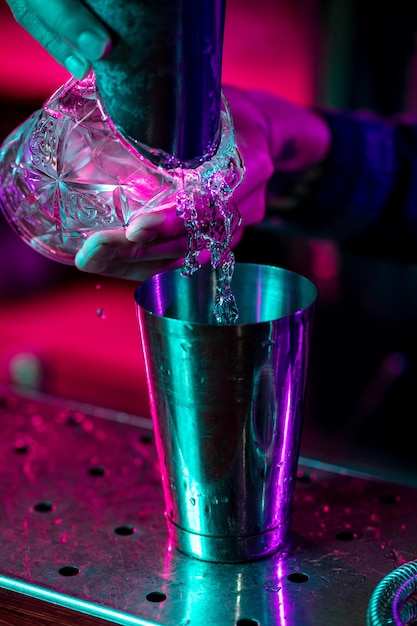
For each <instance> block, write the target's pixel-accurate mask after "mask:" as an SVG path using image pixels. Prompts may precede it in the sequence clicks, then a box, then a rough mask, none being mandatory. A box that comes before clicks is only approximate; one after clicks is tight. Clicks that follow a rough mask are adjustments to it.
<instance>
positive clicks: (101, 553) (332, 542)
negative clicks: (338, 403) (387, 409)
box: [0, 388, 417, 626]
mask: <svg viewBox="0 0 417 626" xmlns="http://www.w3.org/2000/svg"><path fill="white" fill-rule="evenodd" d="M0 420H1V433H2V436H1V440H0V446H1V456H0V464H1V465H0V467H1V483H0V488H1V505H0V506H1V512H0V524H1V530H0V545H1V555H2V558H1V563H0V602H1V606H0V621H1V623H2V624H6V625H10V626H11V625H13V626H14V625H19V626H23V625H25V624H26V623H27V624H30V623H33V619H34V615H35V616H36V619H35V621H36V624H37V625H39V626H43V625H44V624H54V625H55V626H58V625H60V624H65V625H66V624H71V623H77V625H79V626H93V625H95V624H96V625H97V626H98V625H99V624H101V625H103V624H105V623H109V622H110V623H112V624H121V625H125V624H126V625H127V624H129V625H137V626H146V625H147V626H155V625H159V626H203V625H204V626H206V625H208V624H213V625H214V624H216V625H217V626H223V625H224V626H271V625H278V626H323V624H329V625H330V624H340V625H341V626H343V625H344V624H346V626H347V625H349V626H363V625H364V624H365V623H366V609H367V606H368V602H369V599H370V597H371V595H372V592H373V590H374V588H375V587H376V585H377V584H378V583H379V582H380V580H381V579H382V578H383V577H384V576H386V575H387V574H388V573H389V572H390V571H392V570H393V569H394V568H396V567H397V566H399V565H401V564H403V563H404V562H406V561H410V560H412V559H414V558H416V557H417V525H416V523H415V517H416V510H417V508H416V490H415V488H414V487H412V486H409V485H403V484H399V483H395V482H390V481H387V480H385V479H380V478H378V477H372V476H368V475H365V474H360V473H355V472H353V471H348V470H342V469H338V468H336V467H335V466H329V465H325V464H323V463H320V462H318V461H312V460H309V459H306V458H304V457H301V458H300V465H299V476H298V481H297V486H296V494H295V501H294V513H293V523H292V538H291V545H289V546H288V551H287V552H286V553H285V554H277V555H274V556H272V557H269V558H267V559H265V560H261V561H257V562H252V563H245V564H239V565H225V564H214V563H205V562H202V561H198V560H196V559H193V558H189V557H186V556H184V555H182V554H180V553H179V552H177V551H176V550H175V549H174V550H171V548H170V546H169V538H168V533H167V529H166V525H165V519H164V512H163V497H162V488H161V485H160V476H159V472H158V466H157V460H156V453H155V449H154V445H153V438H152V425H151V422H150V420H149V419H147V418H140V417H137V416H133V415H129V414H126V413H118V412H117V411H114V410H109V409H105V408H101V407H95V406H91V405H83V404H79V403H75V402H70V401H68V402H65V400H63V399H62V398H51V397H47V396H43V395H29V394H27V393H24V392H22V391H19V390H16V389H10V388H2V389H0ZM31 620H32V621H31ZM71 620H72V621H71Z"/></svg>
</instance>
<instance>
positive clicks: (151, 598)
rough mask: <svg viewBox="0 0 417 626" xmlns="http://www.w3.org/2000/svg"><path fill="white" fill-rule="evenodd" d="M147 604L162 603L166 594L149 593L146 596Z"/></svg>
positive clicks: (160, 592) (159, 592) (158, 592)
mask: <svg viewBox="0 0 417 626" xmlns="http://www.w3.org/2000/svg"><path fill="white" fill-rule="evenodd" d="M146 599H147V600H148V602H163V601H164V600H166V599H167V594H166V593H163V592H162V591H151V592H150V593H147V594H146Z"/></svg>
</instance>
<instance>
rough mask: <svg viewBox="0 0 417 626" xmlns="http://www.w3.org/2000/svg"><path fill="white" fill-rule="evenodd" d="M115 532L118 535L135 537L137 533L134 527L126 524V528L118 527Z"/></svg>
mask: <svg viewBox="0 0 417 626" xmlns="http://www.w3.org/2000/svg"><path fill="white" fill-rule="evenodd" d="M114 532H115V533H116V535H124V536H126V535H134V534H135V532H136V528H135V527H134V526H130V525H129V524H126V525H125V526H118V527H117V528H115V529H114Z"/></svg>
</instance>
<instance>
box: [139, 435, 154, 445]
mask: <svg viewBox="0 0 417 626" xmlns="http://www.w3.org/2000/svg"><path fill="white" fill-rule="evenodd" d="M140 441H141V443H152V442H153V436H152V434H151V433H146V434H145V435H141V436H140Z"/></svg>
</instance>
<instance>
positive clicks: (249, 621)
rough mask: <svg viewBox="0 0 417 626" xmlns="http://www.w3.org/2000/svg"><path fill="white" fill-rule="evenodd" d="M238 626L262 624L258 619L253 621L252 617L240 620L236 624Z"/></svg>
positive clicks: (258, 625)
mask: <svg viewBox="0 0 417 626" xmlns="http://www.w3.org/2000/svg"><path fill="white" fill-rule="evenodd" d="M236 626H261V625H260V622H258V620H257V619H252V618H251V617H249V618H248V617H242V619H238V620H237V622H236Z"/></svg>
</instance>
